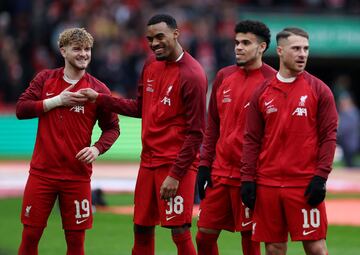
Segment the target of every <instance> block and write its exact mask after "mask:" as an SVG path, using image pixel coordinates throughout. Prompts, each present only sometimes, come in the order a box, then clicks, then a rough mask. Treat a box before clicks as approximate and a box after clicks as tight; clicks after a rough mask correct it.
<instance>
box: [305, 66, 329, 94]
mask: <svg viewBox="0 0 360 255" xmlns="http://www.w3.org/2000/svg"><path fill="white" fill-rule="evenodd" d="M303 76H304V79H305V81H306V82H307V83H308V84H309V85H310V86H311V88H312V89H313V90H314V91H315V93H316V94H317V95H320V94H324V93H325V94H332V92H331V90H330V88H329V86H328V85H326V84H325V83H324V82H323V81H322V80H320V79H319V78H317V77H315V76H314V75H312V74H310V73H308V72H306V71H304V74H303Z"/></svg>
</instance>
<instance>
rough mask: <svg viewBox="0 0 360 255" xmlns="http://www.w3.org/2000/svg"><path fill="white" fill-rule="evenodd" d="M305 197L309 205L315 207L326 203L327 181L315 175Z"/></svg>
mask: <svg viewBox="0 0 360 255" xmlns="http://www.w3.org/2000/svg"><path fill="white" fill-rule="evenodd" d="M304 195H305V197H306V198H307V203H308V204H309V205H311V206H314V207H315V206H317V205H318V204H320V203H321V202H322V201H324V199H325V195H326V179H325V178H323V177H321V176H318V175H315V176H314V177H313V178H312V179H311V181H310V183H309V185H308V186H307V188H306V191H305V194H304Z"/></svg>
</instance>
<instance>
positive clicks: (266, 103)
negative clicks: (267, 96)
mask: <svg viewBox="0 0 360 255" xmlns="http://www.w3.org/2000/svg"><path fill="white" fill-rule="evenodd" d="M272 101H274V99H271V100H270V101H269V102H265V106H268V105H269V104H271V103H272Z"/></svg>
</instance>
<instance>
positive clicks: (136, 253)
mask: <svg viewBox="0 0 360 255" xmlns="http://www.w3.org/2000/svg"><path fill="white" fill-rule="evenodd" d="M154 253H155V227H154V226H150V227H148V226H140V225H137V224H134V247H133V249H132V255H143V254H147V255H154Z"/></svg>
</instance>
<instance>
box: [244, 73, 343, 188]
mask: <svg viewBox="0 0 360 255" xmlns="http://www.w3.org/2000/svg"><path fill="white" fill-rule="evenodd" d="M337 122H338V117H337V112H336V106H335V100H334V97H333V95H332V93H331V91H330V89H329V87H328V86H326V84H324V83H323V82H322V81H320V80H319V79H317V78H316V77H314V76H313V75H311V74H309V73H307V72H302V73H301V74H299V75H298V76H297V77H296V79H295V80H294V81H293V82H291V83H284V82H281V81H279V80H278V79H277V78H274V79H272V80H271V81H269V82H267V83H265V84H264V86H263V87H261V88H260V89H259V90H258V91H257V92H255V94H254V97H253V98H252V101H251V102H250V106H249V111H248V119H247V124H246V131H245V140H244V153H243V162H244V166H243V167H242V171H241V173H242V181H253V180H254V178H255V176H256V182H257V183H259V184H263V185H269V186H279V187H291V186H306V185H307V184H308V183H309V181H310V179H311V178H312V177H313V176H314V174H315V175H319V176H322V177H324V178H327V176H328V174H329V173H330V171H331V168H332V167H331V166H332V162H333V158H334V153H335V147H336V129H337Z"/></svg>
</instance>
